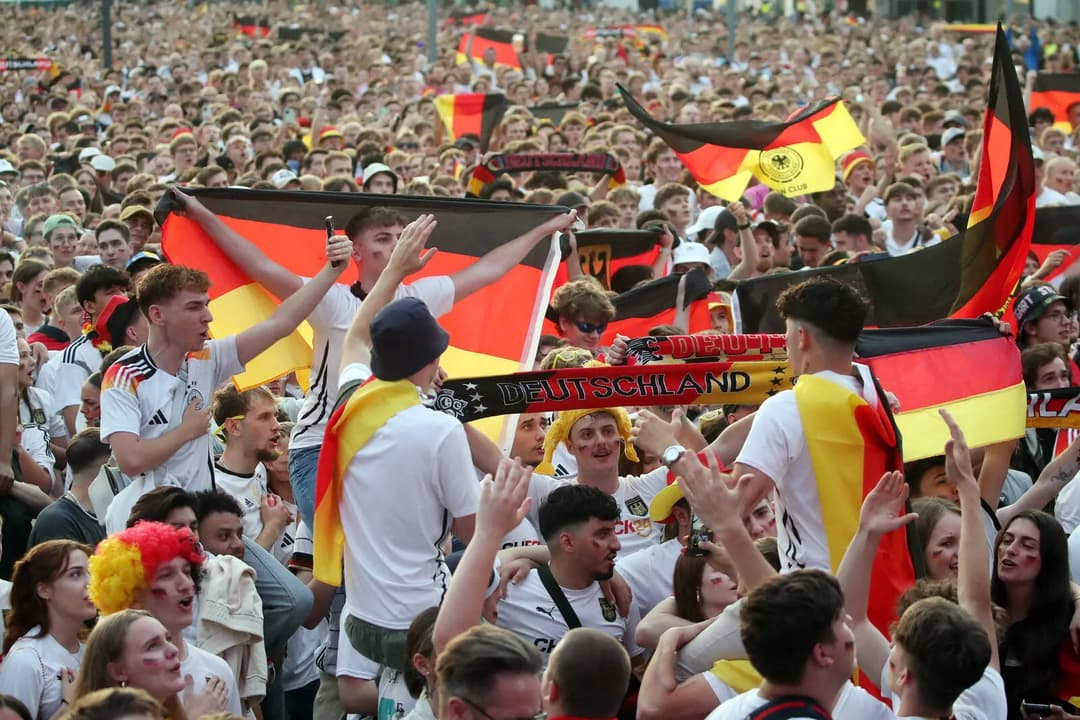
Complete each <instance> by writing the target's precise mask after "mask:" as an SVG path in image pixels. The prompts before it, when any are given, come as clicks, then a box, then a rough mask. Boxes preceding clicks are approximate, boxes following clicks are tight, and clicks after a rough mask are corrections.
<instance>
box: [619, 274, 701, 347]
mask: <svg viewBox="0 0 1080 720" xmlns="http://www.w3.org/2000/svg"><path fill="white" fill-rule="evenodd" d="M682 277H683V276H682V275H668V276H667V277H662V278H659V279H657V280H653V281H652V282H650V283H647V284H645V285H641V286H639V287H636V288H634V289H633V290H628V291H626V292H624V293H621V294H619V295H616V296H615V298H614V299H613V300H612V304H613V305H615V320H614V322H612V323H611V324H610V325H608V329H607V332H606V333H604V338H603V344H605V345H610V344H611V342H612V341H613V340H614V339H615V335H616V334H620V335H625V336H626V337H631V338H635V337H644V336H646V335H648V334H649V330H651V329H652V328H654V327H656V326H657V325H671V324H672V323H673V322H674V320H675V316H676V314H677V313H678V305H677V302H678V292H679V280H680V279H681V278H682ZM711 291H712V284H711V283H710V282H709V278H708V277H706V275H705V273H704V272H702V271H701V270H698V269H696V268H695V269H694V270H691V271H690V272H688V273H686V297H685V302H686V304H687V305H688V306H689V308H690V311H689V318H688V322H689V324H690V327H688V328H686V330H687V331H688V332H690V333H696V332H701V331H702V330H708V329H710V328H711V327H712V323H711V322H710V319H709V303H708V299H707V298H708V295H709V293H710V292H711Z"/></svg>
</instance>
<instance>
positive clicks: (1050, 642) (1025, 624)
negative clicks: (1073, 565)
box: [990, 511, 1080, 720]
mask: <svg viewBox="0 0 1080 720" xmlns="http://www.w3.org/2000/svg"><path fill="white" fill-rule="evenodd" d="M990 592H991V595H992V597H993V600H994V602H995V603H996V604H998V605H1000V606H1002V607H1004V608H1005V609H1006V610H1007V611H1008V613H1009V618H1010V620H1011V623H1012V624H1011V625H1009V628H1008V630H1007V631H1006V632H1005V640H1004V642H1002V643H1001V665H1002V667H1001V671H1002V672H1001V674H1002V677H1003V678H1004V680H1005V694H1006V696H1007V697H1008V702H1009V705H1008V707H1009V718H1010V720H1019V719H1020V718H1021V717H1022V713H1021V710H1020V703H1021V701H1027V702H1030V703H1049V704H1053V705H1057V706H1060V707H1064V708H1065V711H1066V712H1073V713H1075V712H1076V711H1075V709H1074V708H1072V706H1071V705H1069V703H1068V702H1067V699H1068V698H1070V697H1075V696H1077V695H1080V682H1078V678H1077V676H1076V675H1074V674H1073V673H1066V672H1064V670H1065V669H1066V668H1070V667H1076V666H1077V664H1078V663H1080V657H1078V656H1077V654H1076V652H1075V650H1074V649H1073V647H1072V643H1071V642H1070V639H1069V622H1070V620H1071V619H1072V616H1073V611H1074V609H1075V602H1074V600H1073V593H1072V588H1071V586H1070V583H1069V551H1068V539H1067V538H1066V536H1065V531H1064V530H1062V529H1061V526H1060V525H1059V524H1058V522H1057V521H1056V520H1055V519H1054V518H1053V517H1051V516H1050V515H1047V514H1046V513H1043V512H1037V511H1027V512H1023V513H1020V514H1019V515H1017V516H1016V517H1015V518H1013V519H1012V521H1010V522H1009V524H1008V525H1006V526H1005V527H1003V528H1002V529H1001V532H999V533H998V535H997V539H996V540H995V542H994V574H993V578H992V579H991V584H990Z"/></svg>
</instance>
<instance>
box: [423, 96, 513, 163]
mask: <svg viewBox="0 0 1080 720" xmlns="http://www.w3.org/2000/svg"><path fill="white" fill-rule="evenodd" d="M434 103H435V110H436V111H437V112H438V113H439V118H440V119H441V120H442V121H443V125H444V126H446V132H447V133H448V134H449V135H450V139H451V140H457V139H458V138H459V137H461V136H462V135H465V134H472V135H476V136H477V137H479V138H480V150H481V151H482V152H483V151H486V150H487V146H488V141H489V140H491V133H493V132H494V131H495V128H496V127H498V125H499V122H500V121H501V120H502V117H503V113H505V112H506V106H507V102H506V96H505V95H503V94H502V93H486V94H485V93H463V94H460V95H439V96H438V97H436V98H435V100H434Z"/></svg>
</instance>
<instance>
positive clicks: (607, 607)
mask: <svg viewBox="0 0 1080 720" xmlns="http://www.w3.org/2000/svg"><path fill="white" fill-rule="evenodd" d="M639 499H640V498H639ZM600 612H601V613H603V614H604V619H605V620H607V621H608V622H615V615H616V610H615V606H614V605H613V604H612V603H611V602H609V601H608V599H607V598H603V597H602V598H600Z"/></svg>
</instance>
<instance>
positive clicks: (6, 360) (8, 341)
mask: <svg viewBox="0 0 1080 720" xmlns="http://www.w3.org/2000/svg"><path fill="white" fill-rule="evenodd" d="M0 315H3V317H2V318H0V365H18V364H19V338H18V336H17V335H16V334H15V323H13V322H12V321H11V316H10V315H8V314H7V313H0Z"/></svg>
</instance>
